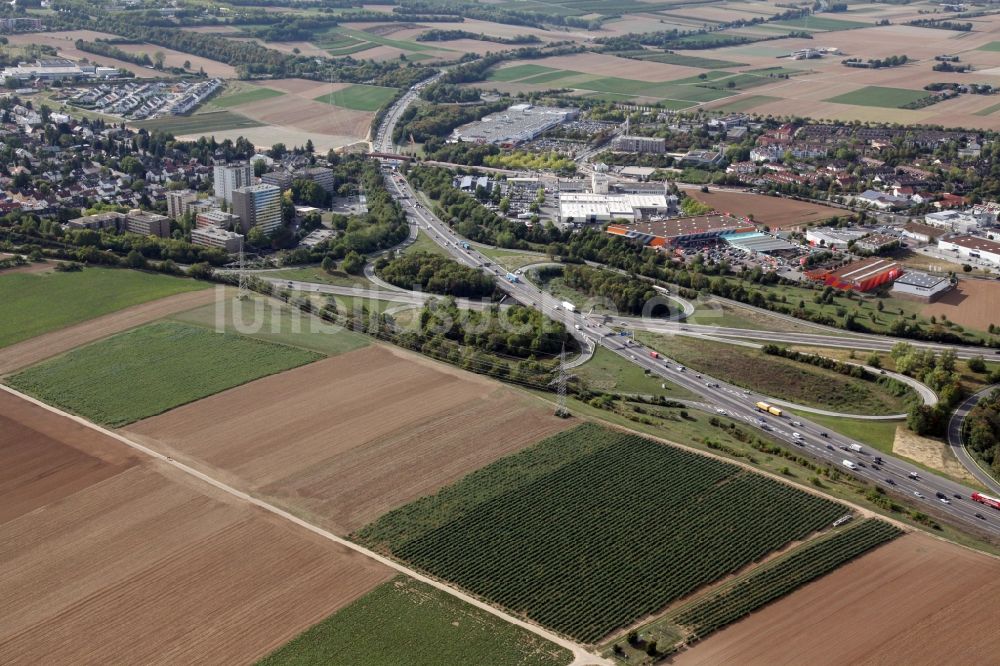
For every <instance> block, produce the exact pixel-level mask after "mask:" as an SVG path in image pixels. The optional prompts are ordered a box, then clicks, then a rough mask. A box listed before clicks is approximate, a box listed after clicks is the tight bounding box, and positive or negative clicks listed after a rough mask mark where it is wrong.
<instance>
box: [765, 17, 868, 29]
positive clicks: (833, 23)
mask: <svg viewBox="0 0 1000 666" xmlns="http://www.w3.org/2000/svg"><path fill="white" fill-rule="evenodd" d="M772 25H777V26H787V27H789V28H797V29H800V28H801V29H805V30H827V31H831V32H832V31H835V30H854V29H855V28H870V27H872V24H871V23H862V22H861V21H847V20H844V19H835V18H827V17H826V16H803V17H802V18H797V19H792V20H790V21H775V22H774V23H773V24H772Z"/></svg>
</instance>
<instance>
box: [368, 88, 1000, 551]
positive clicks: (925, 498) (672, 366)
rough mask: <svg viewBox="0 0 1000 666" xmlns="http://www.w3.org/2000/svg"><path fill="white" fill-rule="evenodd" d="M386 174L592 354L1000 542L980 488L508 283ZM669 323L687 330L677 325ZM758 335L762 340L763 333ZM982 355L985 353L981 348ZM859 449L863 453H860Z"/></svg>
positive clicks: (392, 117) (418, 217) (385, 133)
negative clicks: (778, 408)
mask: <svg viewBox="0 0 1000 666" xmlns="http://www.w3.org/2000/svg"><path fill="white" fill-rule="evenodd" d="M417 94H419V91H417V90H411V91H410V93H407V95H406V96H404V97H403V98H401V99H400V100H399V101H398V102H397V103H396V104H395V105H394V106H393V107H392V108H391V109H390V111H389V112H388V113H387V114H386V119H385V120H384V122H383V123H382V126H381V128H380V130H379V132H378V137H383V139H382V140H383V141H384V140H385V139H384V137H389V136H391V132H392V127H393V125H394V124H395V122H396V119H398V118H399V116H400V114H401V113H402V111H403V110H404V109H405V107H406V105H408V104H409V103H410V101H412V99H414V98H415V97H416V95H417ZM407 100H409V101H407ZM386 171H387V173H386V176H385V178H386V183H387V187H388V189H389V191H390V193H392V195H393V196H394V197H395V198H396V199H397V201H399V202H400V204H401V205H402V206H403V207H404V209H406V210H407V214H408V216H410V219H411V221H412V222H413V223H414V224H416V225H417V226H419V227H420V228H422V229H424V230H425V231H426V233H427V234H428V236H429V237H430V238H431V239H433V240H434V241H435V242H436V243H437V244H438V245H440V246H441V247H442V248H443V249H444V250H445V251H446V252H448V253H449V254H450V255H451V256H452V258H453V259H455V260H456V261H458V262H459V263H461V264H464V265H466V266H471V267H475V268H479V269H481V270H485V271H490V272H492V273H493V274H495V275H496V276H497V278H498V279H497V285H498V288H499V289H500V290H502V291H503V292H505V293H506V294H507V295H508V296H509V297H510V298H512V299H515V300H517V301H518V302H520V303H522V304H524V305H528V306H530V307H533V308H536V309H538V310H540V311H541V312H542V313H544V314H545V315H546V316H548V317H549V318H551V319H553V320H555V321H558V322H561V323H562V324H563V325H564V326H565V327H566V329H567V331H568V332H569V333H570V334H571V335H573V336H574V337H575V338H576V339H577V340H579V341H580V342H581V344H582V345H584V348H588V347H595V346H597V345H600V346H602V347H604V348H606V349H608V350H610V351H612V352H613V353H615V354H618V355H619V356H621V357H623V358H625V359H627V360H628V361H630V362H632V363H634V364H635V365H637V366H639V367H641V368H643V369H644V370H648V371H649V372H650V374H652V375H655V376H658V377H662V378H663V379H664V380H668V381H670V382H672V383H674V384H676V385H678V386H681V387H683V388H686V389H688V390H689V391H691V392H692V393H695V394H697V395H699V396H701V397H702V399H703V400H704V402H705V404H704V405H703V408H704V409H705V410H706V411H712V412H714V413H717V414H719V415H721V416H727V417H730V418H733V419H736V420H737V421H743V422H745V423H746V424H747V425H749V426H752V427H755V428H758V429H761V430H764V431H766V432H767V433H768V434H769V435H770V436H772V437H774V438H775V439H778V440H781V441H783V442H786V443H788V444H790V445H792V446H793V447H794V448H796V449H798V450H799V451H800V452H801V453H803V454H804V455H806V456H808V457H810V458H813V459H814V460H816V461H818V462H821V463H824V464H830V465H831V466H832V467H834V468H835V469H838V470H839V471H841V472H843V473H849V474H853V475H854V476H856V477H858V478H861V479H863V480H865V481H868V482H870V483H874V484H878V485H879V486H880V487H882V488H884V489H886V490H887V491H888V492H890V493H893V494H898V495H900V496H907V497H908V498H909V500H910V501H911V503H912V504H914V505H915V506H917V507H919V508H921V509H922V510H924V511H926V512H928V513H930V514H932V515H935V516H940V517H942V518H943V519H946V520H948V521H949V522H950V523H953V524H957V525H960V526H965V527H966V528H969V529H973V530H977V531H982V532H986V533H989V534H991V535H992V536H993V537H1000V512H996V511H994V510H992V509H990V508H988V507H985V506H983V505H981V504H978V503H976V502H974V501H972V500H971V499H970V495H971V493H972V492H973V489H971V488H968V487H966V486H964V485H963V484H960V483H958V482H956V481H953V480H951V479H949V478H945V477H943V476H941V475H937V474H933V473H931V472H928V471H926V470H924V469H923V468H922V467H918V466H917V465H914V464H912V463H909V462H906V461H904V460H901V459H899V458H896V457H894V456H892V455H889V454H885V453H878V452H872V451H871V449H870V447H868V446H867V445H865V444H862V443H860V442H857V441H854V440H852V439H850V438H848V437H845V436H843V435H840V434H838V433H833V432H829V431H828V430H827V429H826V428H825V427H823V426H821V425H819V424H817V423H814V422H811V421H809V420H808V419H807V418H806V417H803V416H798V415H795V414H791V413H788V412H786V413H785V414H784V415H783V416H781V417H778V416H774V415H773V414H769V413H766V412H761V411H760V410H759V409H758V408H757V407H756V403H757V402H770V401H771V398H770V397H769V396H764V395H760V394H757V393H755V392H752V391H748V390H745V389H741V388H739V387H736V386H733V385H730V384H727V383H726V382H723V381H721V380H718V379H715V378H712V377H709V376H707V375H705V374H704V373H698V372H695V371H691V370H688V369H685V368H684V367H683V366H681V365H680V364H678V363H676V362H675V361H673V360H671V359H670V358H667V357H664V356H663V355H662V354H659V353H657V354H654V350H652V349H649V348H647V347H645V346H644V345H642V344H639V343H635V342H634V341H632V340H630V339H626V338H623V337H622V336H620V335H618V334H617V331H615V330H613V329H612V328H611V327H610V326H608V325H607V324H605V323H604V321H603V317H600V318H597V317H590V316H587V315H585V314H583V313H580V312H577V311H575V310H567V309H565V308H564V307H563V306H562V303H561V301H559V300H558V299H557V298H556V297H554V296H552V295H551V294H548V293H546V292H544V291H542V290H541V289H539V288H538V287H537V286H535V285H534V284H532V283H531V282H529V281H528V280H527V279H525V278H524V277H523V276H518V279H517V280H516V281H512V280H509V279H506V277H505V276H506V271H505V270H501V269H500V268H498V267H497V266H495V265H493V264H492V260H491V259H490V258H489V257H487V256H486V255H483V254H482V253H481V252H480V251H479V249H478V248H477V247H476V246H474V245H472V244H470V243H467V242H463V241H464V239H462V238H460V237H458V236H457V235H456V234H455V232H454V231H453V230H452V229H451V228H450V227H449V226H448V225H447V224H446V223H445V222H443V221H442V220H440V219H439V218H438V217H437V216H436V215H434V213H433V212H432V211H430V210H428V209H427V208H426V207H425V206H424V205H422V204H421V203H420V200H419V198H418V197H417V196H416V192H414V191H413V189H412V188H411V187H410V184H409V182H408V181H407V180H406V179H405V178H404V177H403V176H402V175H400V174H397V173H395V172H392V171H390V170H388V169H386ZM667 325H670V326H680V325H679V324H676V323H671V324H667ZM706 328H708V329H710V330H711V331H713V335H719V332H720V331H721V330H723V329H720V328H719V327H713V326H709V327H706ZM752 333H753V334H754V335H757V334H760V333H761V332H760V331H753V332H752ZM841 333H844V332H841ZM738 335H742V336H743V337H749V336H748V335H747V331H742V332H740V333H738ZM793 335H801V336H805V337H804V338H802V339H811V338H810V336H813V335H814V334H793ZM822 337H827V336H822ZM845 337H849V338H850V340H849V341H845V342H847V343H848V344H851V345H852V346H854V348H862V347H858V346H857V344H856V339H855V338H863V339H868V338H874V340H873V342H872V344H886V343H887V342H888V344H889V346H890V347H891V344H894V343H895V342H897V341H896V340H893V339H892V338H883V337H882V336H860V335H856V334H846V336H845ZM907 342H909V341H907ZM918 344H919V343H918ZM928 346H931V345H928ZM933 347H935V348H942V347H944V348H956V349H957V350H968V348H962V347H956V346H953V345H933ZM977 353H981V352H979V351H978V350H977ZM852 446H853V447H854V448H853V449H852ZM858 447H860V452H859V451H858V450H857V448H858ZM845 461H847V462H850V463H852V466H853V469H849V468H848V466H846V465H845V464H844V463H845Z"/></svg>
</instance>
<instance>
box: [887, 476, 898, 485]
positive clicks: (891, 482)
mask: <svg viewBox="0 0 1000 666" xmlns="http://www.w3.org/2000/svg"><path fill="white" fill-rule="evenodd" d="M885 482H886V483H888V484H889V485H890V486H894V485H896V482H895V481H893V480H892V479H889V478H886V480H885Z"/></svg>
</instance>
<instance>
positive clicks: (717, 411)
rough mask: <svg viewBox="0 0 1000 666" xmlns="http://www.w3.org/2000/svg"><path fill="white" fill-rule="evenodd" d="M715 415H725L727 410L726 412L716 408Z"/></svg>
mask: <svg viewBox="0 0 1000 666" xmlns="http://www.w3.org/2000/svg"><path fill="white" fill-rule="evenodd" d="M715 413H716V414H725V413H726V410H724V409H721V408H719V407H716V408H715Z"/></svg>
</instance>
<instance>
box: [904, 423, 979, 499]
mask: <svg viewBox="0 0 1000 666" xmlns="http://www.w3.org/2000/svg"><path fill="white" fill-rule="evenodd" d="M892 452H893V453H896V454H899V455H901V456H906V457H907V458H909V459H910V460H916V461H917V462H918V463H922V464H924V465H927V466H928V467H930V468H932V469H936V470H940V471H942V472H944V473H945V474H947V475H949V476H950V477H952V478H953V479H958V480H959V481H963V482H965V483H971V484H973V485H977V486H978V485H979V482H978V481H976V478H975V477H974V476H972V475H971V474H969V472H968V470H966V469H965V468H964V467H962V463H960V462H958V460H957V459H956V458H955V454H954V453H952V451H951V447H950V446H948V445H947V444H945V443H944V442H939V441H937V440H934V439H930V438H929V437H921V436H920V435H918V434H916V433H914V432H913V431H912V430H910V429H909V428H903V427H898V428H896V438H895V440H893V443H892Z"/></svg>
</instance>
